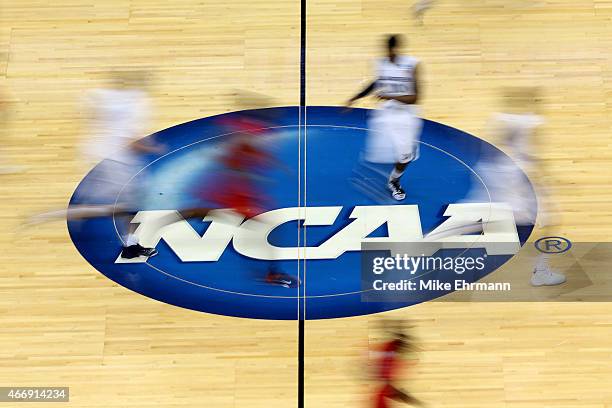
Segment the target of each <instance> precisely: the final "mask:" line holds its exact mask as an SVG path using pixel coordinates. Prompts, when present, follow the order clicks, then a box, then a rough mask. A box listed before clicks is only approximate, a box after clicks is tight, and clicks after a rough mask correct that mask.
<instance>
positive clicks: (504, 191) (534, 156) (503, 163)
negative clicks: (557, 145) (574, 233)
mask: <svg viewBox="0 0 612 408" xmlns="http://www.w3.org/2000/svg"><path fill="white" fill-rule="evenodd" d="M537 98H538V97H537V89H534V88H529V87H515V88H510V89H506V90H505V91H504V94H503V99H504V105H505V106H504V107H503V110H502V112H500V113H496V114H495V115H493V118H492V120H491V124H490V127H491V129H490V132H491V133H492V134H493V135H495V136H496V138H497V140H498V142H497V145H498V146H499V147H502V148H503V149H504V151H505V152H506V153H507V154H508V155H509V156H510V157H511V158H512V159H513V161H514V163H512V162H509V161H507V160H503V159H500V158H499V156H494V157H487V156H484V157H481V158H480V159H479V161H478V163H477V164H476V166H475V167H474V171H475V172H476V173H477V174H478V175H479V176H480V178H481V179H482V181H483V182H484V184H485V185H486V187H487V190H488V192H485V191H483V189H482V188H481V187H480V186H479V185H480V184H481V183H476V184H475V186H474V187H473V188H472V190H471V191H470V192H469V194H468V196H467V197H466V199H465V201H468V202H486V201H489V199H492V200H494V201H496V202H503V203H507V204H509V205H510V206H511V207H512V210H513V213H514V219H515V221H516V225H517V226H518V227H519V228H520V227H532V226H534V225H535V226H538V227H540V229H541V230H542V229H546V228H550V226H551V217H550V204H549V203H548V201H549V200H548V195H547V194H546V192H545V190H544V183H543V182H542V173H543V170H544V169H543V168H542V164H541V160H538V149H537V146H536V145H537V138H536V135H537V130H538V129H539V128H540V127H541V126H542V125H543V124H544V118H543V117H542V116H540V115H538V114H536V113H535V111H536V106H535V105H536V100H537ZM517 165H518V166H519V167H520V168H519V167H517ZM521 169H522V170H521ZM523 171H524V172H526V173H527V174H528V175H529V176H530V180H531V183H532V184H533V187H535V190H536V192H537V197H538V198H537V200H536V198H535V197H534V195H533V194H532V192H531V189H532V184H530V182H529V181H528V180H526V179H525V177H524V175H523ZM489 197H490V198H489ZM565 280H566V278H565V276H564V275H563V274H561V273H559V272H556V271H554V270H552V269H551V268H550V267H549V263H548V255H547V254H544V253H540V254H539V255H538V257H537V259H536V262H535V266H534V270H533V274H532V276H531V284H532V285H533V286H553V285H559V284H561V283H564V282H565Z"/></svg>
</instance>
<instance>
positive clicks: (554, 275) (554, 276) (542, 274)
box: [531, 267, 566, 286]
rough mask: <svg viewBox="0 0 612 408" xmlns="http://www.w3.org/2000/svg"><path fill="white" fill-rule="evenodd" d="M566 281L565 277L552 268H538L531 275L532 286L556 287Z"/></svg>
mask: <svg viewBox="0 0 612 408" xmlns="http://www.w3.org/2000/svg"><path fill="white" fill-rule="evenodd" d="M565 281H566V278H565V275H563V274H562V273H559V272H555V271H553V270H551V269H550V268H548V267H546V268H537V269H535V270H534V271H533V274H532V275H531V285H532V286H555V285H560V284H562V283H564V282H565Z"/></svg>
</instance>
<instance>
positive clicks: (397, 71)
mask: <svg viewBox="0 0 612 408" xmlns="http://www.w3.org/2000/svg"><path fill="white" fill-rule="evenodd" d="M401 41H402V38H401V37H400V36H399V35H391V36H389V37H388V38H387V41H386V54H387V55H386V56H385V57H384V58H382V59H380V60H378V61H377V62H376V72H375V74H376V79H375V80H374V81H373V82H372V83H371V84H370V85H368V86H367V87H366V88H365V89H364V90H363V91H361V92H360V93H358V94H357V95H355V96H354V97H352V98H351V99H350V100H349V101H348V102H347V107H350V106H352V105H353V103H354V102H355V101H357V100H358V99H361V98H363V97H365V96H367V95H369V94H370V93H372V92H374V93H375V94H376V96H377V98H378V99H379V100H380V104H379V107H378V109H377V110H375V111H374V112H373V113H372V116H371V117H370V120H369V123H368V127H369V132H368V139H367V143H366V149H365V152H364V153H365V154H364V159H365V160H366V161H368V162H372V163H394V164H395V165H394V167H393V170H392V171H391V174H389V178H388V180H387V188H388V189H389V191H390V192H391V196H392V197H393V198H394V199H395V200H397V201H401V200H404V199H405V198H406V193H405V192H404V189H403V188H402V186H401V184H400V178H401V177H402V175H403V174H404V172H405V171H406V167H407V166H408V164H409V163H410V162H412V161H413V160H416V159H417V158H418V155H419V149H418V146H419V145H418V140H419V136H420V133H421V128H422V121H421V119H420V118H419V117H418V114H419V112H418V108H417V105H416V103H417V102H418V100H419V61H418V60H417V59H416V58H414V57H410V56H402V55H399V54H398V50H399V49H400V47H401Z"/></svg>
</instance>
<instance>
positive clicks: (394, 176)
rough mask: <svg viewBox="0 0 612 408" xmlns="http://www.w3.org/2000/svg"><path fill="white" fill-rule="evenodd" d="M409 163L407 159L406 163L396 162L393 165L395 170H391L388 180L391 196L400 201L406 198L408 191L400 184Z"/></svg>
mask: <svg viewBox="0 0 612 408" xmlns="http://www.w3.org/2000/svg"><path fill="white" fill-rule="evenodd" d="M408 163H410V162H409V161H407V162H405V163H402V162H397V163H395V165H394V166H393V170H391V173H390V174H389V179H388V180H387V188H388V189H389V191H391V196H392V197H393V198H394V199H396V200H398V201H401V200H403V199H405V198H406V192H405V191H404V189H403V188H402V186H401V184H400V178H401V177H402V175H403V174H404V172H405V171H406V167H408Z"/></svg>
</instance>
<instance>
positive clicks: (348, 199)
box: [68, 107, 530, 319]
mask: <svg viewBox="0 0 612 408" xmlns="http://www.w3.org/2000/svg"><path fill="white" fill-rule="evenodd" d="M271 109H273V110H274V113H275V118H276V119H275V125H274V127H272V128H270V129H269V130H268V131H267V132H266V134H265V135H264V136H262V137H265V138H266V146H268V148H269V153H270V154H272V155H273V156H274V157H275V158H276V160H278V161H279V162H280V163H281V166H280V167H273V168H269V169H267V170H265V171H263V172H262V174H261V175H260V176H261V177H260V180H261V181H260V182H259V183H260V186H259V188H260V189H261V190H262V191H265V193H266V196H267V199H268V200H267V201H268V206H269V210H274V209H280V208H289V207H298V205H299V201H298V200H299V199H301V200H302V201H303V202H304V201H305V205H306V206H307V207H326V206H341V207H342V209H341V210H340V212H339V215H338V216H337V218H336V219H335V222H334V224H333V225H325V226H310V227H308V229H307V234H306V240H305V241H302V242H301V243H300V245H302V246H307V247H317V246H319V245H321V244H322V243H324V242H326V241H327V240H328V239H330V238H331V237H333V236H334V235H336V234H337V233H338V231H340V230H341V229H342V228H343V227H345V226H347V225H349V224H350V223H351V222H353V221H352V220H351V219H349V215H350V214H351V212H352V211H353V209H354V208H355V207H356V206H380V205H418V210H419V215H420V223H421V227H422V231H423V233H424V234H426V233H427V232H429V231H431V230H433V229H434V228H435V227H436V226H438V225H439V224H441V223H442V222H443V221H444V220H445V218H446V217H444V216H443V215H442V214H443V213H444V211H445V209H446V208H447V206H448V205H449V204H452V203H457V202H460V201H461V200H462V199H464V198H465V197H466V195H467V194H468V191H469V190H470V189H473V188H482V189H485V186H484V185H482V186H480V187H479V183H480V184H481V183H482V182H481V181H480V180H479V179H478V178H477V177H476V175H475V173H474V172H473V170H472V167H473V166H474V165H475V163H476V162H477V161H478V159H479V157H481V155H486V156H487V157H491V156H497V157H498V158H501V159H502V160H508V161H510V158H508V157H506V156H505V155H504V154H503V153H502V152H501V151H500V150H498V149H497V148H495V147H494V146H492V145H490V144H488V143H486V142H485V141H483V140H481V139H479V138H477V137H474V136H472V135H469V134H467V133H465V132H462V131H460V130H457V129H454V128H451V127H448V126H445V125H443V124H440V123H436V122H431V121H425V124H424V128H423V132H422V136H421V142H422V143H421V148H420V158H419V159H418V160H417V161H415V162H413V163H411V164H410V165H409V167H408V169H407V172H406V174H405V175H404V177H403V178H402V184H403V186H404V188H405V190H406V192H407V198H406V200H405V201H403V202H401V203H397V202H396V201H393V200H391V199H390V198H388V197H387V194H386V191H385V189H384V183H385V175H386V174H387V173H388V172H389V171H390V169H391V165H364V164H362V163H360V160H359V158H360V152H361V151H362V149H363V146H364V143H365V139H366V136H367V115H368V112H369V111H368V110H365V109H354V110H352V111H351V112H349V113H347V114H345V113H341V108H336V107H309V108H308V115H307V117H308V124H307V126H302V127H300V126H299V121H298V119H299V115H298V113H299V112H298V108H297V107H283V108H271ZM233 115H239V113H229V114H225V115H220V116H215V117H210V118H204V119H199V120H195V121H193V122H189V123H185V124H181V125H178V126H175V127H172V128H169V129H166V130H163V131H160V132H158V133H157V134H155V135H153V136H150V137H151V138H153V139H155V140H157V141H159V142H161V143H163V144H164V145H165V146H166V147H167V153H165V154H164V155H162V156H150V157H147V158H146V160H145V162H146V163H148V164H146V166H145V167H144V169H143V171H142V172H141V173H139V174H138V175H136V176H135V177H134V178H133V179H132V181H131V182H132V183H139V184H140V185H142V186H144V187H145V188H144V190H145V191H144V192H143V194H145V199H144V200H142V202H143V203H144V204H143V208H141V210H175V209H179V208H185V207H189V206H198V205H199V206H206V205H210V203H207V202H206V200H205V199H203V198H201V194H200V193H198V192H200V191H212V190H214V189H216V188H223V186H218V185H217V184H216V183H217V180H216V177H215V175H216V174H217V171H216V170H217V167H218V164H216V161H215V157H216V155H218V153H219V152H220V151H222V150H223V148H224V143H226V138H227V137H228V136H227V135H225V134H226V133H227V129H224V127H223V126H222V125H221V124H220V123H221V122H222V121H223V119H227V118H231V117H232V116H233ZM95 171H96V169H94V170H93V171H92V172H91V173H90V174H88V175H87V176H86V177H85V178H84V180H83V181H82V182H81V184H80V185H79V187H78V188H77V190H76V191H75V194H74V195H73V198H72V200H71V203H70V205H77V204H87V203H88V202H87V198H86V197H83V195H82V194H79V190H80V189H82V188H84V186H86V185H87V183H90V182H92V180H93V179H94V178H95V177H94V176H95ZM304 175H305V178H304ZM300 176H301V177H302V184H301V185H299V184H298V179H299V177H300ZM120 199H121V197H119V200H120ZM306 211H308V210H306ZM115 221H117V222H116V224H117V225H118V227H119V228H122V227H121V222H119V220H113V219H111V218H101V219H95V220H86V221H69V222H68V227H69V231H70V234H71V237H72V239H73V241H74V243H75V245H76V247H77V248H78V250H79V251H80V253H81V254H82V256H83V257H84V258H85V259H86V260H87V261H88V262H89V263H90V264H91V265H93V267H95V268H96V269H97V270H98V271H100V272H101V273H103V274H104V275H106V276H107V277H108V278H109V279H112V280H113V281H115V282H117V283H118V284H120V285H122V286H125V287H126V288H128V289H131V290H133V291H135V292H138V293H140V294H142V295H144V296H148V297H150V298H153V299H157V300H159V301H162V302H166V303H169V304H172V305H176V306H180V307H184V308H189V309H193V310H198V311H203V312H208V313H216V314H223V315H229V316H239V317H249V318H261V319H295V318H296V316H297V307H298V299H297V294H298V289H297V288H284V287H280V286H272V285H268V284H265V283H263V282H262V281H261V279H262V278H263V276H264V275H265V273H266V270H267V268H268V267H269V265H270V263H269V261H266V260H258V259H252V258H249V257H245V256H243V255H241V254H240V253H238V252H237V251H236V250H235V249H234V247H233V245H232V243H230V244H229V245H228V246H227V248H226V249H225V250H224V251H223V253H222V255H221V257H220V258H219V260H218V261H216V262H182V261H181V260H180V259H179V258H178V256H177V255H176V253H175V252H174V251H173V249H172V248H171V247H170V246H169V245H168V244H167V243H166V242H165V241H163V240H162V241H160V243H159V245H158V246H157V249H158V250H159V255H157V256H155V257H153V258H151V259H149V260H148V262H147V263H136V264H120V263H115V260H116V259H117V256H118V254H119V252H120V247H121V241H120V238H119V235H118V234H117V230H116V228H115ZM407 222H408V221H407ZM189 223H190V224H191V226H192V228H193V229H194V230H195V231H196V232H197V233H198V234H199V235H200V236H203V235H205V234H206V231H207V228H208V227H209V225H210V223H208V222H206V223H205V222H202V221H197V220H195V221H194V220H190V221H189ZM297 229H298V221H293V222H287V223H285V224H283V225H280V226H279V227H277V228H276V229H274V230H273V231H272V233H271V234H270V236H269V241H270V243H271V244H273V245H275V246H278V247H297V246H298V232H297ZM386 233H387V230H386V227H385V225H384V224H383V225H382V226H381V227H380V228H378V229H377V230H376V231H374V233H373V234H371V236H385V235H386ZM529 233H530V231H525V232H524V234H523V235H522V236H521V244H522V243H524V241H525V240H526V238H527V236H528V234H529ZM361 256H362V255H361V253H360V252H359V251H350V252H346V253H344V254H342V255H340V256H339V257H337V258H335V259H312V260H308V261H306V263H305V265H306V274H304V262H303V261H302V262H301V263H300V266H299V267H298V262H299V261H298V259H297V258H298V255H297V250H296V256H295V259H289V260H281V261H274V263H275V265H276V267H278V269H280V270H282V271H284V272H286V273H289V274H292V275H297V274H298V271H299V273H300V277H301V279H302V281H303V282H304V283H305V284H306V300H305V301H306V318H307V319H323V318H335V317H346V316H354V315H363V314H368V313H375V312H380V311H385V310H391V309H396V308H400V307H406V306H409V305H411V304H414V303H419V302H421V301H425V300H429V299H422V298H414V299H412V300H406V301H402V302H398V301H394V302H366V301H364V299H363V297H362V293H361V292H362V282H361V273H360V262H361ZM507 259H509V257H508V256H506V257H500V259H499V260H498V261H499V262H497V265H501V264H502V263H503V262H505V261H506V260H507ZM493 269H494V268H491V270H486V271H484V272H482V273H481V274H480V275H478V276H476V275H474V276H469V277H468V276H464V278H466V279H467V278H469V279H471V280H477V279H479V278H480V277H482V276H484V275H486V274H487V273H490V272H492V271H493ZM444 293H446V292H444V291H441V292H439V293H436V294H435V295H432V296H431V297H435V296H440V295H443V294H444Z"/></svg>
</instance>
